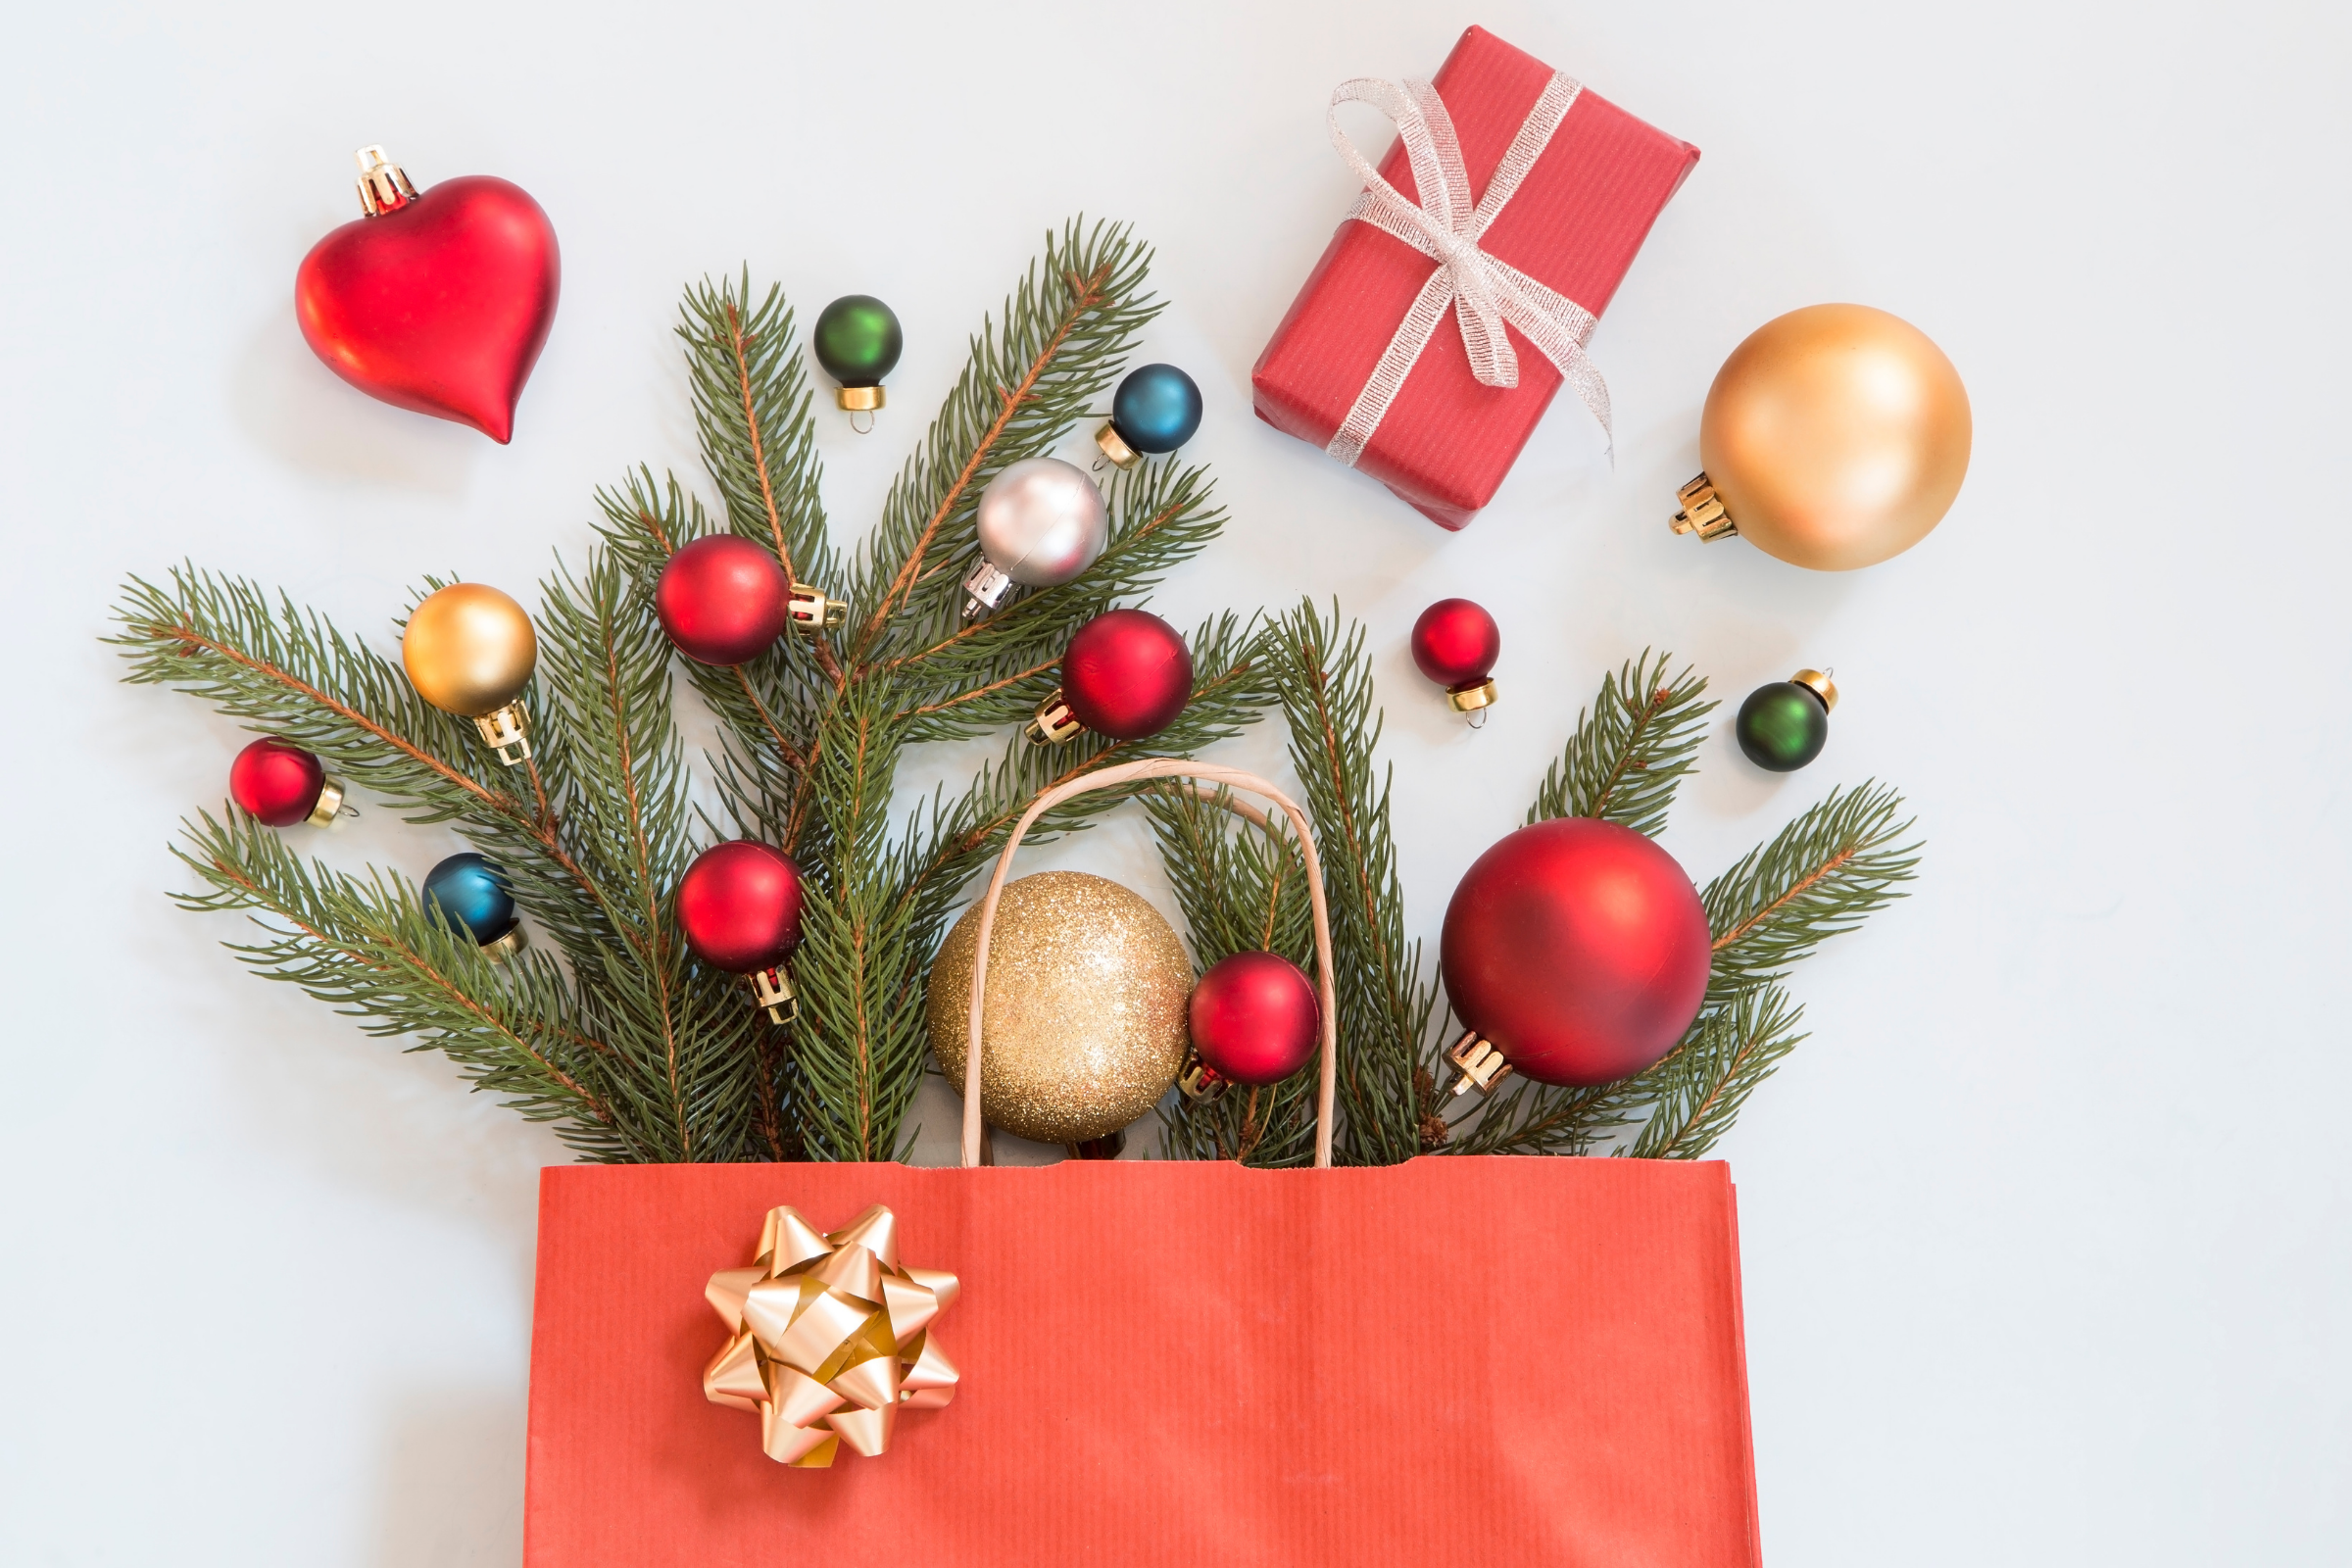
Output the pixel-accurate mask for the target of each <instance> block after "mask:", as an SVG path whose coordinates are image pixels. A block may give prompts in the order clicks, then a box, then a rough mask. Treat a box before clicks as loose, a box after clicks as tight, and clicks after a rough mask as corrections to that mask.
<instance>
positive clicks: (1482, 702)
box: [1446, 680, 1502, 713]
mask: <svg viewBox="0 0 2352 1568" xmlns="http://www.w3.org/2000/svg"><path fill="white" fill-rule="evenodd" d="M1501 695H1502V694H1501V693H1500V692H1499V691H1497V690H1495V683H1494V682H1493V681H1492V680H1482V681H1480V682H1478V683H1477V684H1476V685H1472V686H1448V687H1446V706H1448V707H1450V708H1451V709H1452V710H1453V711H1455V712H1457V713H1474V712H1476V711H1478V710H1480V709H1482V708H1493V707H1494V706H1495V702H1496V700H1497V699H1498V698H1500V697H1501Z"/></svg>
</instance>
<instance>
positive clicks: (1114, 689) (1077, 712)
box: [1061, 610, 1193, 741]
mask: <svg viewBox="0 0 2352 1568" xmlns="http://www.w3.org/2000/svg"><path fill="white" fill-rule="evenodd" d="M1192 697H1193V652H1192V650H1191V649H1189V648H1187V647H1185V646H1184V639H1183V638H1182V637H1181V636H1179V635H1178V634H1177V631H1176V628H1175V627H1173V626H1171V625H1169V624H1168V623H1167V622H1166V621H1164V620H1162V619H1160V618H1159V617H1158V616H1157V615H1154V614H1152V613H1151V612H1150V611H1148V610H1112V611H1106V612H1104V613H1102V614H1100V615H1097V616H1096V617H1095V618H1094V619H1092V620H1090V621H1088V622H1087V623H1086V624H1085V625H1083V626H1081V627H1079V628H1078V634H1077V635H1076V636H1074V637H1072V638H1071V639H1070V646H1069V651H1068V652H1067V653H1064V654H1063V655H1062V656H1061V698H1062V701H1063V702H1065V703H1067V704H1069V705H1070V716H1071V717H1073V718H1075V719H1077V720H1078V722H1079V723H1081V724H1084V725H1085V726H1086V727H1087V728H1088V729H1091V730H1093V731H1094V732H1095V733H1096V734H1098V735H1107V736H1109V737H1110V738H1111V739H1112V740H1115V741H1140V740H1144V739H1147V738H1149V737H1151V736H1153V735H1156V734H1158V733H1159V732H1160V731H1161V730H1163V729H1166V728H1167V727H1168V726H1169V725H1170V724H1173V723H1175V722H1176V715H1177V714H1179V713H1181V712H1183V711H1184V705H1185V704H1186V703H1188V702H1190V701H1192Z"/></svg>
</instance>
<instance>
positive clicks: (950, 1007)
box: [925, 871, 1193, 1144]
mask: <svg viewBox="0 0 2352 1568" xmlns="http://www.w3.org/2000/svg"><path fill="white" fill-rule="evenodd" d="M979 935H980V906H979V905H977V904H975V905H973V906H972V907H970V908H969V909H966V910H965V911H964V913H963V918H962V919H960V920H958V921H956V928H955V929H954V930H952V931H950V932H949V933H948V940H947V941H946V942H945V943H943V944H941V946H940V950H939V956H938V958H936V959H935V960H933V962H932V965H931V986H930V994H929V996H928V998H927V999H926V1003H925V1006H926V1010H927V1013H928V1016H929V1020H930V1025H931V1051H932V1054H934V1055H936V1056H937V1057H938V1058H939V1065H940V1067H941V1069H942V1070H943V1071H945V1072H946V1073H947V1075H948V1082H949V1084H950V1085H951V1086H953V1087H956V1088H961V1087H962V1084H963V1068H964V1060H963V1047H964V1035H965V1033H966V1031H967V1030H968V1029H969V1028H970V1020H971V1006H972V950H973V948H974V946H975V945H976V943H977V942H978V940H979ZM1192 991H1193V964H1192V960H1191V958H1189V957H1188V956H1186V955H1185V951H1184V944H1183V942H1182V941H1180V940H1179V939H1178V938H1177V935H1176V933H1175V931H1174V930H1173V929H1172V928H1171V927H1170V926H1169V924H1168V922H1167V921H1166V920H1165V919H1163V918H1162V917H1161V916H1160V912H1159V911H1158V910H1157V909H1154V908H1153V907H1152V906H1151V905H1149V904H1147V903H1145V902H1144V900H1143V899H1142V898H1140V897H1138V896H1137V895H1136V894H1134V893H1131V892H1129V891H1128V890H1127V889H1126V888H1123V887H1121V886H1119V884H1117V883H1116V882H1112V881H1109V880H1107V879H1105V878H1103V877H1099V876H1089V875H1087V874H1086V873H1085V872H1083V871H1040V872H1038V873H1036V874H1035V875H1033V876H1025V877H1021V878H1019V879H1018V880H1016V881H1012V882H1007V883H1005V891H1004V893H1003V895H1002V896H1001V897H1000V898H999V899H998V901H997V923H996V929H995V931H994V932H993V933H992V935H991V938H990V942H989V954H988V997H987V1002H986V1005H985V1006H984V1007H983V1009H982V1013H981V1017H982V1021H983V1026H982V1032H981V1041H982V1044H981V1049H980V1113H981V1115H983V1116H984V1117H986V1118H987V1119H988V1121H989V1123H990V1124H991V1125H992V1126H997V1127H1002V1128H1003V1129H1004V1130H1005V1131H1006V1132H1008V1133H1011V1134H1012V1135H1013V1136H1014V1137H1016V1138H1031V1139H1035V1140H1036V1141H1037V1142H1039V1143H1041V1144H1081V1143H1086V1142H1088V1141H1089V1140H1092V1139H1096V1138H1101V1137H1103V1136H1105V1135H1106V1134H1109V1133H1114V1132H1116V1131H1118V1130H1119V1129H1120V1128H1122V1127H1125V1126H1126V1125H1127V1124H1128V1123H1130V1122H1132V1121H1134V1120H1135V1119H1136V1118H1138V1117H1139V1116H1142V1115H1143V1114H1144V1113H1145V1112H1146V1111H1148V1110H1150V1109H1151V1108H1152V1106H1153V1105H1155V1104H1157V1103H1159V1097H1160V1096H1162V1095H1164V1094H1166V1093H1167V1092H1168V1089H1169V1088H1170V1086H1172V1085H1173V1084H1174V1083H1175V1082H1176V1074H1177V1072H1178V1071H1179V1070H1181V1069H1182V1067H1183V1066H1184V1053H1185V1045H1186V1041H1187V1035H1186V1014H1185V1007H1186V1004H1187V1003H1188V1001H1189V1000H1190V999H1191V997H1192Z"/></svg>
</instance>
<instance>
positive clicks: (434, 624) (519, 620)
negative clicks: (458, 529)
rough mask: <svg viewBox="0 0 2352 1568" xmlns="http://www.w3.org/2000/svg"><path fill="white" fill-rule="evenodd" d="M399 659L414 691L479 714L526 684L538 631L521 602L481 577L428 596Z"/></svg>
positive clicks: (446, 707) (437, 703)
mask: <svg viewBox="0 0 2352 1568" xmlns="http://www.w3.org/2000/svg"><path fill="white" fill-rule="evenodd" d="M400 662H402V663H403V664H406V665H407V666H408V670H409V681H410V683H411V684H412V685H414V686H415V687H416V688H417V696H419V697H422V698H423V699H424V700H425V701H426V702H428V703H430V704H432V705H433V706H434V707H435V708H438V709H440V710H441V711H443V712H447V713H459V714H462V715H464V716H465V717H467V718H479V717H481V716H482V715H483V714H484V713H489V712H494V711H497V710H499V709H501V708H504V707H506V706H507V705H508V704H509V703H511V702H513V701H514V700H515V698H516V697H517V696H519V695H520V694H521V692H522V689H523V688H524V687H525V686H527V685H529V684H530V683H531V671H532V670H533V669H535V668H537V667H538V663H539V638H538V636H537V634H536V633H534V632H533V631H532V630H531V617H530V616H528V615H526V614H524V613H522V607H521V606H520V605H518V604H516V603H515V601H514V600H512V599H509V598H508V597H507V596H506V595H505V594H502V593H500V592H499V591H498V590H497V589H495V588H492V587H489V586H487V585H485V584H483V583H478V582H459V583H452V584H450V585H449V586H448V587H447V588H444V589H442V590H441V591H440V592H439V593H436V594H432V595H430V596H428V597H427V598H426V599H425V601H424V603H422V604H420V605H418V606H417V609H416V611H415V612H414V613H411V614H410V616H409V629H408V630H407V631H406V632H403V633H402V634H401V639H400Z"/></svg>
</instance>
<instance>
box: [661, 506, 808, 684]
mask: <svg viewBox="0 0 2352 1568" xmlns="http://www.w3.org/2000/svg"><path fill="white" fill-rule="evenodd" d="M791 603H792V584H790V583H788V582H786V581H785V580H784V568H783V567H782V566H779V565H777V564H776V558H775V557H774V556H773V555H771V554H770V553H769V552H768V551H767V550H765V549H763V548H762V547H760V546H759V545H756V544H754V543H752V542H751V541H750V540H749V539H746V538H744V537H742V536H741V535H740V534H731V533H717V534H712V535H711V536H710V537H709V538H707V539H697V540H696V541H695V542H694V543H692V544H690V545H688V546H687V547H686V548H685V549H683V550H681V551H679V552H678V553H677V554H676V555H674V556H672V557H670V558H669V564H668V565H666V566H663V567H662V580H661V581H660V582H658V583H656V584H655V585H654V613H656V614H658V615H660V616H661V617H662V630H663V631H665V632H667V633H669V640H670V641H671V642H673V643H676V644H677V645H678V651H679V652H680V653H683V654H684V655H685V656H686V657H687V658H689V659H694V660H700V661H701V662H704V663H706V664H745V663H749V662H751V661H753V660H755V659H757V658H759V657H760V655H761V654H764V653H766V652H767V651H768V650H769V649H770V648H773V647H774V646H775V643H776V639H777V638H778V637H781V636H783V635H784V626H785V620H786V614H787V612H788V611H789V610H790V608H791Z"/></svg>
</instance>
